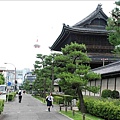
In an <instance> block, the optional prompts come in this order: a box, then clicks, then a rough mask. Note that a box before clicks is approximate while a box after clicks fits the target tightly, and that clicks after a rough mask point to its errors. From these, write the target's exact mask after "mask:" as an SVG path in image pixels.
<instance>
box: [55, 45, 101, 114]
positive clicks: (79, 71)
mask: <svg viewBox="0 0 120 120" xmlns="http://www.w3.org/2000/svg"><path fill="white" fill-rule="evenodd" d="M55 61H57V63H59V64H57V70H58V78H60V81H59V85H60V87H61V88H62V89H63V90H66V89H71V90H72V89H75V90H76V93H77V95H78V97H79V101H80V110H81V112H82V113H85V112H86V108H85V105H84V99H83V94H82V91H83V90H88V91H91V92H94V93H96V92H98V90H99V86H98V87H96V86H88V85H87V84H88V81H89V80H94V79H100V78H101V76H100V75H99V74H96V73H93V72H92V71H91V69H90V66H89V62H90V58H89V57H88V56H87V52H86V46H85V45H84V44H77V43H71V44H70V45H65V48H62V54H60V55H59V56H56V57H55Z"/></svg>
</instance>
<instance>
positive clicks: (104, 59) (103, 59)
mask: <svg viewBox="0 0 120 120" xmlns="http://www.w3.org/2000/svg"><path fill="white" fill-rule="evenodd" d="M101 60H102V61H103V66H105V61H106V60H108V58H102V59H101Z"/></svg>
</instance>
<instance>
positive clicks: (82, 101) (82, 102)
mask: <svg viewBox="0 0 120 120" xmlns="http://www.w3.org/2000/svg"><path fill="white" fill-rule="evenodd" d="M77 93H78V97H79V101H80V111H81V112H82V113H86V108H85V105H84V99H83V95H82V90H81V89H80V87H78V88H77Z"/></svg>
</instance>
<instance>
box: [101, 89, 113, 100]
mask: <svg viewBox="0 0 120 120" xmlns="http://www.w3.org/2000/svg"><path fill="white" fill-rule="evenodd" d="M111 94H112V91H111V90H109V89H105V90H103V91H102V95H101V97H103V98H108V97H111Z"/></svg>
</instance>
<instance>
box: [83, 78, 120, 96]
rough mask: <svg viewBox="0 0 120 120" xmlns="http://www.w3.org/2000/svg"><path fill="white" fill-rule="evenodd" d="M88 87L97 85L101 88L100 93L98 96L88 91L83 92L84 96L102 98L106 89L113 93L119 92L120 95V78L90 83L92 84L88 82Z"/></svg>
mask: <svg viewBox="0 0 120 120" xmlns="http://www.w3.org/2000/svg"><path fill="white" fill-rule="evenodd" d="M115 81H116V82H115ZM88 85H89V86H95V85H96V86H100V87H101V89H100V91H99V93H97V94H94V93H92V92H89V91H86V92H83V95H90V96H100V95H101V93H102V91H103V90H105V89H110V90H112V91H113V90H117V91H119V93H120V77H116V78H107V79H102V80H97V81H90V82H88Z"/></svg>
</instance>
